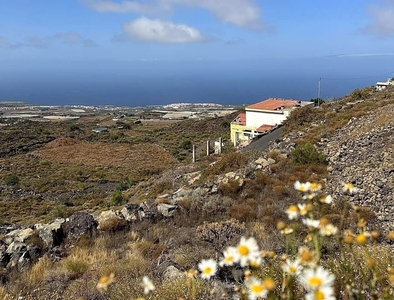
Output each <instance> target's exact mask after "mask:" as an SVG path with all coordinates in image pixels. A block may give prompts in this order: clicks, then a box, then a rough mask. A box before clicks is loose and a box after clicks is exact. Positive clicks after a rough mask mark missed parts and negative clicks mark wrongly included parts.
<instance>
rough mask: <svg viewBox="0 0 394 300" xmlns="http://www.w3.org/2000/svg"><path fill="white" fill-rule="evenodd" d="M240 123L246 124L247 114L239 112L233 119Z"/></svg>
mask: <svg viewBox="0 0 394 300" xmlns="http://www.w3.org/2000/svg"><path fill="white" fill-rule="evenodd" d="M233 123H237V124H239V125H246V114H239V115H238V116H237V117H236V118H235V119H234V121H233Z"/></svg>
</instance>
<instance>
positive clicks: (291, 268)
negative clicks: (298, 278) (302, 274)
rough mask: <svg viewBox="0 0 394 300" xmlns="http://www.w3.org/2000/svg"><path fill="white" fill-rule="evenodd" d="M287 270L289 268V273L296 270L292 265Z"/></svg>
mask: <svg viewBox="0 0 394 300" xmlns="http://www.w3.org/2000/svg"><path fill="white" fill-rule="evenodd" d="M289 270H290V273H295V272H297V268H296V267H294V266H291V267H290V269H289Z"/></svg>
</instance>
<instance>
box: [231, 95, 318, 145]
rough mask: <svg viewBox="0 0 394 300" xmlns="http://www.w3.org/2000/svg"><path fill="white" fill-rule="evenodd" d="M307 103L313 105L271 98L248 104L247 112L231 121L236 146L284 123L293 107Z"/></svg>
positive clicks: (232, 138)
mask: <svg viewBox="0 0 394 300" xmlns="http://www.w3.org/2000/svg"><path fill="white" fill-rule="evenodd" d="M306 105H310V106H313V102H306V101H297V100H288V99H277V98H269V99H267V100H264V101H261V102H258V103H255V104H252V105H249V106H247V107H246V108H245V113H244V114H239V115H238V116H237V118H235V120H234V121H233V122H232V123H231V140H232V141H233V143H234V146H236V145H237V144H239V143H241V142H249V141H250V140H251V139H253V138H254V137H255V136H258V135H261V134H262V133H264V132H267V131H269V130H271V129H272V128H274V127H275V126H277V125H280V124H282V122H283V121H284V120H286V119H287V117H288V116H289V115H290V112H291V111H292V110H293V109H295V108H297V107H301V106H306Z"/></svg>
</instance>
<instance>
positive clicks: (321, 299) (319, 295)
mask: <svg viewBox="0 0 394 300" xmlns="http://www.w3.org/2000/svg"><path fill="white" fill-rule="evenodd" d="M315 299H316V300H324V299H326V297H325V296H324V294H323V292H322V291H320V290H317V291H315Z"/></svg>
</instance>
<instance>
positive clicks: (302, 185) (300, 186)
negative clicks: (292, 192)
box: [294, 180, 311, 193]
mask: <svg viewBox="0 0 394 300" xmlns="http://www.w3.org/2000/svg"><path fill="white" fill-rule="evenodd" d="M310 187H311V183H310V182H305V183H301V182H299V181H298V180H297V181H296V182H295V183H294V188H295V189H296V190H297V191H300V192H304V193H305V192H307V191H309V189H310Z"/></svg>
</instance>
